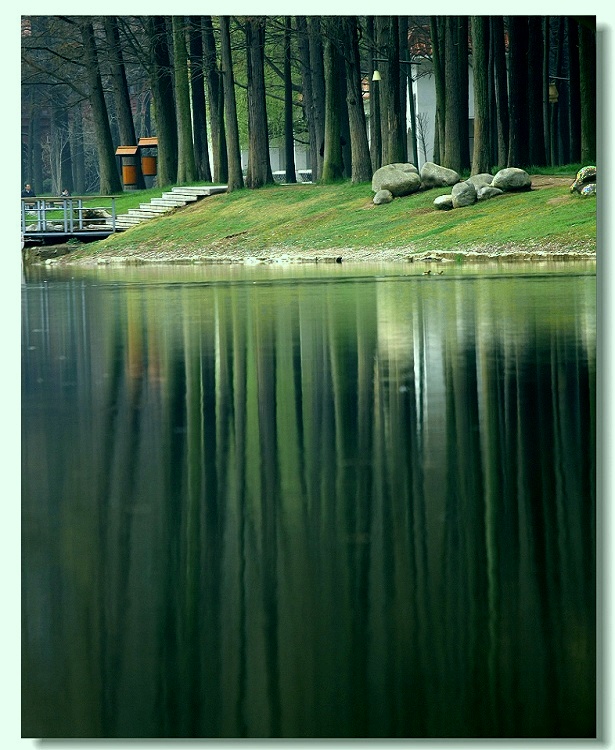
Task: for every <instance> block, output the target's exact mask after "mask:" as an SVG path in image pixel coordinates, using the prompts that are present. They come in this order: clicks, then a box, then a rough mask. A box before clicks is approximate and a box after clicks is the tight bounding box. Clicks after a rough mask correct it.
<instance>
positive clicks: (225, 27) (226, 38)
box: [219, 16, 243, 193]
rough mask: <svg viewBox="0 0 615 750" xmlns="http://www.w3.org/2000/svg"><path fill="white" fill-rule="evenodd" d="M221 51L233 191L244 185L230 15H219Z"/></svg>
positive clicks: (231, 187)
mask: <svg viewBox="0 0 615 750" xmlns="http://www.w3.org/2000/svg"><path fill="white" fill-rule="evenodd" d="M219 20H220V53H221V58H222V60H221V61H222V79H223V86H224V122H225V129H226V153H227V156H228V180H227V190H228V192H229V193H230V192H232V191H233V190H238V189H240V188H242V187H243V174H242V171H241V151H240V149H239V127H238V125H237V103H236V101H235V76H234V74H233V58H232V54H231V32H230V21H229V17H228V16H219Z"/></svg>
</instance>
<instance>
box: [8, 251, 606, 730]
mask: <svg viewBox="0 0 615 750" xmlns="http://www.w3.org/2000/svg"><path fill="white" fill-rule="evenodd" d="M445 269H446V270H445V273H444V274H443V275H435V270H434V275H432V276H424V275H423V274H422V273H421V270H422V269H419V268H418V267H417V268H415V267H414V265H413V264H404V265H397V266H373V267H372V266H360V267H358V268H353V267H351V266H347V265H343V266H338V265H336V264H333V265H327V266H323V265H320V266H316V265H314V266H266V267H265V266H257V267H254V268H248V267H235V266H190V267H183V266H179V267H168V268H151V269H146V268H139V267H135V268H125V269H112V268H104V269H100V270H92V271H79V272H77V271H75V270H72V271H70V272H68V273H67V272H64V275H63V274H62V273H58V272H56V273H54V272H53V270H52V269H49V270H38V271H37V270H36V269H32V270H31V271H29V272H28V275H27V278H26V280H25V283H24V284H23V287H22V290H23V308H22V310H23V312H22V341H23V346H22V352H23V361H22V674H23V677H22V721H23V725H22V726H23V735H24V736H27V737H32V736H34V737H37V736H38V737H41V736H42V737H125V738H130V737H253V738H267V737H286V738H293V737H309V738H321V737H329V738H335V737H348V738H351V737H372V738H379V737H425V738H432V737H434V738H446V737H538V738H539V737H594V736H595V733H596V668H595V660H596V637H595V628H596V617H595V603H596V595H595V587H596V528H595V520H596V492H595V489H596V478H595V468H596V443H595V439H596V435H595V433H596V412H595V403H596V371H595V366H596V277H595V264H592V263H588V264H585V263H571V262H567V263H564V264H559V265H558V264H534V265H528V266H523V265H514V266H506V265H497V266H488V265H482V266H479V267H473V266H470V265H467V266H458V265H455V264H449V265H446V266H445Z"/></svg>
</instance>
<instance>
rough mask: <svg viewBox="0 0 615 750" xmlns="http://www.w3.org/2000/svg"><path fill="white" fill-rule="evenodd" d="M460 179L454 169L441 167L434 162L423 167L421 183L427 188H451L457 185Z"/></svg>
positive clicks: (428, 162) (426, 163)
mask: <svg viewBox="0 0 615 750" xmlns="http://www.w3.org/2000/svg"><path fill="white" fill-rule="evenodd" d="M460 179H461V177H460V176H459V175H458V174H457V172H455V170H454V169H447V167H441V166H440V165H439V164H434V162H432V161H426V162H425V164H423V166H422V167H421V182H422V183H423V187H425V188H433V187H450V186H451V185H455V184H457V183H458V182H459V180H460Z"/></svg>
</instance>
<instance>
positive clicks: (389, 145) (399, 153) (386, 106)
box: [375, 16, 406, 164]
mask: <svg viewBox="0 0 615 750" xmlns="http://www.w3.org/2000/svg"><path fill="white" fill-rule="evenodd" d="M375 26H376V45H377V48H378V54H379V57H381V58H382V61H381V62H380V63H379V64H380V66H381V67H380V71H381V76H382V80H381V82H380V94H381V96H380V105H381V107H380V122H381V129H382V161H383V163H384V164H393V163H395V162H401V161H403V159H404V140H405V131H406V128H405V120H406V113H405V112H403V113H402V112H401V106H400V101H399V85H400V84H399V80H400V70H399V24H398V19H397V16H376V21H375Z"/></svg>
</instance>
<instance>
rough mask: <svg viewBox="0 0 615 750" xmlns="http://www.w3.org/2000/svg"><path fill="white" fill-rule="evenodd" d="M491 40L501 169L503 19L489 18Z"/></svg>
mask: <svg viewBox="0 0 615 750" xmlns="http://www.w3.org/2000/svg"><path fill="white" fill-rule="evenodd" d="M490 22H491V40H492V42H493V84H494V88H495V103H496V110H495V117H496V125H497V132H498V158H497V165H498V166H499V167H500V168H502V167H505V166H506V163H507V161H508V138H509V131H510V127H509V118H508V82H507V76H506V51H505V48H504V19H503V17H502V16H491V18H490Z"/></svg>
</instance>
